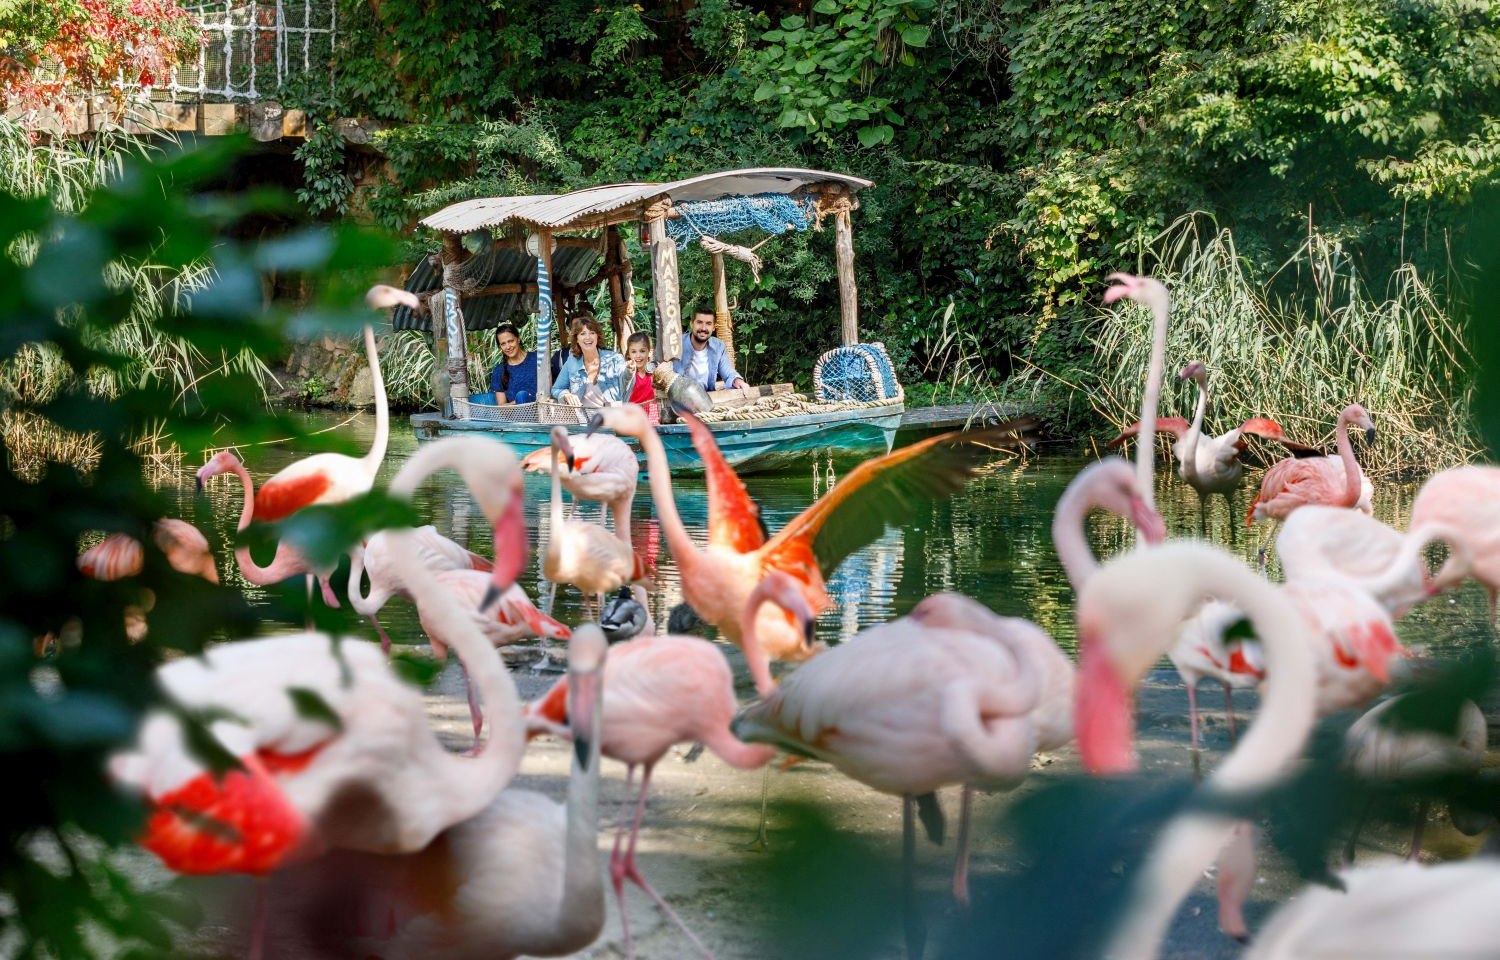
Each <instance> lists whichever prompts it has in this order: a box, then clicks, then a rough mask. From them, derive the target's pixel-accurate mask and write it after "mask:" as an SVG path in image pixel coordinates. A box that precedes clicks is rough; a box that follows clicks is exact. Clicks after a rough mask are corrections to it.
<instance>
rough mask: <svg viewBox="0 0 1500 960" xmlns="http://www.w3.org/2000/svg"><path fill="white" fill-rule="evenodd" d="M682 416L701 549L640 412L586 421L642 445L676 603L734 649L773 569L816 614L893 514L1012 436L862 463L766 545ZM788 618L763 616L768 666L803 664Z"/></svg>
mask: <svg viewBox="0 0 1500 960" xmlns="http://www.w3.org/2000/svg"><path fill="white" fill-rule="evenodd" d="M682 419H683V421H684V422H685V423H687V425H688V429H689V431H690V432H691V433H692V437H693V445H694V447H695V448H696V449H697V451H698V454H699V456H701V457H702V458H703V464H704V473H705V476H706V478H707V482H708V491H709V495H708V501H709V517H708V546H707V548H706V549H699V548H698V546H697V545H696V544H694V543H693V539H692V537H691V536H689V535H688V532H687V528H686V527H684V526H683V524H682V518H681V517H680V516H679V515H678V513H677V505H676V502H675V500H674V499H673V496H672V481H671V477H670V472H671V468H670V467H669V466H668V464H667V455H666V451H665V448H663V446H662V443H661V438H659V437H658V436H657V435H656V431H655V429H654V428H652V426H651V424H650V423H649V422H648V421H647V419H646V415H645V411H644V410H642V408H641V407H639V406H637V405H634V404H625V405H623V406H619V407H607V408H605V409H604V410H601V411H599V412H598V413H596V414H594V415H593V417H592V418H591V419H590V421H589V429H590V430H595V429H597V428H598V427H600V426H604V427H608V428H609V429H611V430H613V431H614V432H615V433H617V434H621V435H623V436H629V437H634V438H636V439H637V440H639V441H640V443H641V448H642V449H643V450H644V451H645V454H646V467H647V473H648V476H649V479H650V484H651V497H652V500H653V501H655V504H656V512H657V516H658V518H659V520H660V522H661V526H662V530H663V531H664V533H665V534H666V538H667V543H668V545H670V547H671V548H672V555H673V556H674V557H676V559H677V564H678V568H679V569H680V570H681V572H682V595H683V598H684V599H685V600H686V601H687V602H688V604H689V605H690V606H691V607H692V608H693V609H694V610H695V611H696V612H697V613H698V615H699V616H700V617H701V618H702V619H703V620H704V621H705V622H707V623H711V624H713V625H714V626H715V627H717V628H718V629H719V632H720V633H721V634H722V635H723V636H725V637H727V638H728V639H730V640H732V641H733V642H735V643H739V644H741V646H743V644H742V643H741V636H742V634H741V624H742V622H743V616H742V614H743V611H744V609H745V605H746V603H747V601H748V600H749V598H750V593H751V591H753V590H754V589H755V587H756V585H757V584H759V583H760V581H761V580H762V578H763V577H764V575H765V571H767V570H780V571H782V572H784V573H786V574H788V575H790V576H791V577H793V578H794V579H796V580H797V581H798V583H799V584H800V585H801V587H802V591H803V596H804V598H805V599H806V600H807V605H808V607H809V608H810V609H811V610H812V611H813V613H814V615H816V614H819V613H821V612H822V611H823V610H825V609H827V607H828V606H829V603H830V600H829V598H828V593H827V591H826V590H825V588H824V577H825V576H827V575H828V574H829V573H831V572H832V571H833V570H834V569H835V568H836V567H838V565H839V564H840V563H842V562H843V560H844V558H845V557H847V556H848V555H849V554H850V553H853V552H854V551H855V550H857V549H859V548H860V547H862V546H864V545H866V544H868V543H870V542H872V541H874V540H875V539H876V538H877V537H879V536H880V534H881V532H883V530H884V529H885V523H886V521H887V518H890V517H893V516H896V515H897V514H898V512H899V511H900V510H902V509H903V508H904V507H905V505H906V503H907V502H908V499H909V498H910V497H911V496H913V495H919V496H927V497H933V496H950V495H952V494H953V493H955V492H957V491H958V490H959V489H961V488H962V487H963V486H964V484H965V483H967V482H968V480H969V478H970V476H972V474H973V471H974V469H975V468H976V466H977V462H978V460H979V459H980V457H981V456H982V455H983V454H985V453H986V452H987V451H988V450H989V449H990V448H991V447H992V446H993V445H994V444H996V443H998V442H999V441H1000V440H1001V439H1002V438H1003V437H1005V436H1007V435H1008V434H1009V432H1010V428H1009V426H1007V425H1001V426H999V427H995V428H992V429H988V430H976V431H970V432H955V433H946V434H943V435H942V436H939V437H933V438H931V439H929V440H924V441H922V442H920V443H916V444H912V445H911V446H909V447H903V448H902V449H900V450H896V451H893V452H891V453H888V454H886V455H885V456H883V457H876V458H875V459H873V460H868V461H866V462H865V463H862V464H860V465H859V466H858V467H856V468H855V469H854V470H852V471H850V472H849V473H848V474H847V475H846V476H845V477H844V479H843V481H842V482H841V483H839V484H838V485H837V486H836V487H834V488H833V490H831V491H830V492H829V493H827V494H826V495H824V496H823V498H822V499H820V500H818V501H817V502H816V503H814V504H813V505H812V506H810V507H808V508H807V509H806V510H804V511H802V513H801V514H799V515H798V516H797V517H796V518H794V519H793V520H792V521H791V522H789V523H788V524H787V525H786V526H785V527H783V528H782V529H781V530H780V531H779V532H778V533H777V534H776V535H775V536H774V537H770V538H769V539H767V538H766V534H765V531H764V528H763V526H762V525H761V521H760V511H759V509H758V508H757V507H756V505H755V503H754V501H752V500H751V499H750V497H749V495H748V494H747V493H746V492H745V487H744V484H742V483H741V482H740V480H739V478H738V477H737V476H736V475H735V473H734V470H733V469H732V468H731V467H730V466H729V464H728V463H727V462H726V461H725V460H724V457H723V455H722V454H721V453H720V452H719V448H718V445H717V444H716V443H715V442H714V439H713V435H712V434H711V433H710V432H709V430H708V428H707V427H705V426H703V424H702V423H701V422H699V421H698V420H697V418H695V417H693V416H691V415H689V414H684V415H683V417H682ZM792 621H793V618H792V617H791V616H790V614H787V613H786V612H785V611H780V610H773V609H762V610H761V612H760V617H759V620H758V621H757V624H756V627H757V630H756V635H757V636H758V637H759V638H760V644H761V646H762V647H763V648H764V650H765V652H766V655H767V656H769V657H770V658H771V659H772V660H791V661H800V660H805V659H806V658H807V657H809V656H811V655H812V653H813V652H814V651H813V650H811V649H809V648H808V646H807V645H806V643H805V642H804V638H803V636H802V631H801V629H799V628H798V627H797V625H796V624H795V623H794V622H792Z"/></svg>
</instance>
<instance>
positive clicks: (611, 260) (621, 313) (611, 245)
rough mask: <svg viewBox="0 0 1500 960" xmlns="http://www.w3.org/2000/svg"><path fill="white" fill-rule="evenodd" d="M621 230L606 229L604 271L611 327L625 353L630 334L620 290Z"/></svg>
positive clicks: (616, 341) (618, 348)
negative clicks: (607, 278)
mask: <svg viewBox="0 0 1500 960" xmlns="http://www.w3.org/2000/svg"><path fill="white" fill-rule="evenodd" d="M619 232H620V231H619V230H618V229H617V228H616V227H614V226H613V225H611V226H608V227H605V228H604V236H603V238H602V241H603V243H604V270H605V273H606V274H608V276H609V284H608V286H609V326H610V329H612V330H613V331H614V334H615V349H616V350H617V351H619V352H620V353H622V354H623V353H624V352H625V340H626V338H627V337H629V336H630V333H629V332H628V331H627V330H626V329H625V327H626V321H625V295H624V293H623V292H622V291H621V289H620V271H619V266H620V245H619V243H618V242H617V240H618V239H619Z"/></svg>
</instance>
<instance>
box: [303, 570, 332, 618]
mask: <svg viewBox="0 0 1500 960" xmlns="http://www.w3.org/2000/svg"><path fill="white" fill-rule="evenodd" d="M317 578H318V586H319V587H320V588H321V589H322V591H323V602H324V603H325V604H327V605H328V607H329V609H332V610H337V609H339V598H338V595H337V594H335V593H334V592H333V586H332V585H331V584H330V583H329V582H328V577H326V576H324V575H323V574H321V573H320V574H317ZM308 599H309V600H311V597H309V598H308Z"/></svg>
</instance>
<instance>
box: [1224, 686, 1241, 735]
mask: <svg viewBox="0 0 1500 960" xmlns="http://www.w3.org/2000/svg"><path fill="white" fill-rule="evenodd" d="M1224 713H1225V715H1226V716H1228V717H1229V743H1230V745H1231V746H1233V745H1234V742H1235V741H1236V740H1238V739H1239V732H1238V731H1237V730H1235V724H1234V688H1233V687H1231V686H1230V685H1229V684H1227V683H1226V684H1224Z"/></svg>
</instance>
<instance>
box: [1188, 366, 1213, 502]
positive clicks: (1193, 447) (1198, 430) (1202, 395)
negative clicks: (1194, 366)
mask: <svg viewBox="0 0 1500 960" xmlns="http://www.w3.org/2000/svg"><path fill="white" fill-rule="evenodd" d="M1197 384H1198V409H1196V410H1194V411H1193V424H1192V426H1190V427H1188V432H1187V436H1186V437H1185V438H1183V443H1182V479H1184V480H1186V481H1188V482H1189V483H1192V482H1193V481H1194V480H1196V479H1198V438H1199V437H1201V436H1202V435H1203V415H1204V414H1205V413H1206V412H1208V385H1207V384H1206V383H1204V382H1203V381H1202V380H1199V381H1197Z"/></svg>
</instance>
